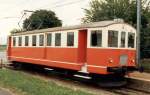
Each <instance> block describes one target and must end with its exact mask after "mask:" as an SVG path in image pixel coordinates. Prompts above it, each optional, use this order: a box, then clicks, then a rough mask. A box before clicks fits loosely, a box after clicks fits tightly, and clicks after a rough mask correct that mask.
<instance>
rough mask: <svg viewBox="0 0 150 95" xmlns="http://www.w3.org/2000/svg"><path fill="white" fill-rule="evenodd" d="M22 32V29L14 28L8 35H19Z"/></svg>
mask: <svg viewBox="0 0 150 95" xmlns="http://www.w3.org/2000/svg"><path fill="white" fill-rule="evenodd" d="M22 31H23V30H22V29H16V28H14V29H13V30H11V31H10V33H11V34H14V33H20V32H22Z"/></svg>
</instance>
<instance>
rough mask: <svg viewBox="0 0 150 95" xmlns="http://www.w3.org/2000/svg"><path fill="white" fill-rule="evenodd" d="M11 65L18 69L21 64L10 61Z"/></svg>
mask: <svg viewBox="0 0 150 95" xmlns="http://www.w3.org/2000/svg"><path fill="white" fill-rule="evenodd" d="M11 66H12V67H13V68H14V69H15V70H20V69H21V68H22V64H21V63H19V62H12V64H11Z"/></svg>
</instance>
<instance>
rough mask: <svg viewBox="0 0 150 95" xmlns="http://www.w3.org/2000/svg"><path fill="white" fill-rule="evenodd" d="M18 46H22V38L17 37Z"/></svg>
mask: <svg viewBox="0 0 150 95" xmlns="http://www.w3.org/2000/svg"><path fill="white" fill-rule="evenodd" d="M18 46H19V47H21V46H22V36H18Z"/></svg>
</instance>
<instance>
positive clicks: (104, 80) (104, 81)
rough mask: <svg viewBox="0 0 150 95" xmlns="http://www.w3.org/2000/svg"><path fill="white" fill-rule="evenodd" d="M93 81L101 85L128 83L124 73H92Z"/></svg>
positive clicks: (111, 85) (122, 84)
mask: <svg viewBox="0 0 150 95" xmlns="http://www.w3.org/2000/svg"><path fill="white" fill-rule="evenodd" d="M92 81H93V82H94V83H95V84H97V85H98V86H100V87H121V86H125V85H126V84H127V80H126V79H125V78H124V76H123V75H116V74H115V75H114V74H112V75H96V74H94V75H92Z"/></svg>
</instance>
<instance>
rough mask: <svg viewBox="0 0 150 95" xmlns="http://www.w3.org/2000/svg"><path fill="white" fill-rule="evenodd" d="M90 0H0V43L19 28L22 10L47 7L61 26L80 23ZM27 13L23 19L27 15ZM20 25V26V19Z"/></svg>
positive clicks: (28, 14) (5, 40)
mask: <svg viewBox="0 0 150 95" xmlns="http://www.w3.org/2000/svg"><path fill="white" fill-rule="evenodd" d="M89 2H90V0H0V44H6V43H7V36H8V35H9V34H10V31H11V30H13V29H14V28H18V29H19V28H20V27H19V25H18V22H20V20H21V17H22V15H23V10H32V11H35V10H39V9H47V10H52V11H54V12H55V13H56V16H57V17H58V18H59V19H61V20H62V22H63V26H69V25H76V24H80V23H81V18H83V17H84V10H83V8H88V7H89ZM30 15H31V13H27V15H25V16H24V17H23V19H25V18H27V17H29V16H30ZM23 19H22V20H21V22H20V26H22V21H23Z"/></svg>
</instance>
